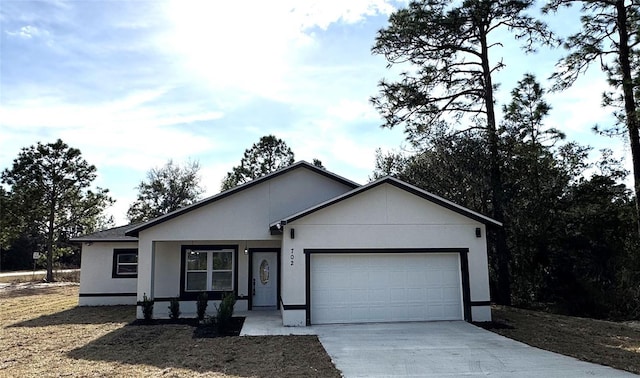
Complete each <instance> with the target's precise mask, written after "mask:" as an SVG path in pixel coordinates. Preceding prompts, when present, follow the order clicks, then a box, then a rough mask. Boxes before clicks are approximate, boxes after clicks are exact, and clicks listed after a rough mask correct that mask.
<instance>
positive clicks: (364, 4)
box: [165, 0, 393, 98]
mask: <svg viewBox="0 0 640 378" xmlns="http://www.w3.org/2000/svg"><path fill="white" fill-rule="evenodd" d="M392 10H393V6H392V5H390V3H389V2H388V1H384V0H358V1H349V2H344V1H334V0H332V1H304V2H301V1H293V0H288V1H269V2H265V1H243V2H217V1H204V0H203V1H177V0H176V1H170V2H169V3H168V7H167V10H166V13H167V15H168V17H169V18H170V20H171V24H172V25H171V26H170V27H169V29H168V30H167V33H166V35H165V38H167V40H168V41H169V43H168V44H167V46H168V48H169V50H170V51H171V52H172V53H173V52H177V55H178V56H181V57H182V62H181V63H182V64H184V65H185V66H186V67H187V68H188V70H189V71H190V72H191V73H192V74H193V75H195V76H197V77H201V78H204V80H206V81H208V82H209V83H210V85H211V86H212V87H214V88H217V89H220V88H227V89H228V88H235V89H238V90H240V91H246V92H249V93H252V94H256V95H260V96H263V97H268V98H274V97H277V96H279V95H280V94H281V93H282V92H283V91H286V90H287V88H288V86H289V85H290V81H291V79H292V77H291V76H292V72H293V71H294V67H296V66H297V65H296V64H297V63H299V62H300V61H301V59H302V58H303V57H304V55H305V51H307V49H309V48H312V47H313V46H314V43H315V41H314V34H313V29H314V28H320V29H326V28H328V26H329V25H331V24H332V23H337V22H342V23H356V22H360V21H361V20H363V19H364V17H366V16H371V15H375V14H388V13H390V12H391V11H392Z"/></svg>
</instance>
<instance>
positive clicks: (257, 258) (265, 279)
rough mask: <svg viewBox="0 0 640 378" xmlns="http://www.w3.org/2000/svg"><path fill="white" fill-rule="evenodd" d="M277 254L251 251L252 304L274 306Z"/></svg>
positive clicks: (275, 302)
mask: <svg viewBox="0 0 640 378" xmlns="http://www.w3.org/2000/svg"><path fill="white" fill-rule="evenodd" d="M277 264H278V254H277V253H276V252H255V253H253V264H252V265H253V267H252V270H253V280H252V282H251V285H252V295H253V299H252V306H253V307H271V306H273V307H275V306H276V305H277V303H278V302H277V300H278V298H277V296H278V266H277Z"/></svg>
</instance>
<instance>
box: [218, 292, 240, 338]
mask: <svg viewBox="0 0 640 378" xmlns="http://www.w3.org/2000/svg"><path fill="white" fill-rule="evenodd" d="M235 304H236V296H235V295H234V294H233V293H227V294H225V295H224V296H223V297H222V301H221V302H220V306H216V327H217V329H218V333H220V334H222V333H225V332H226V330H227V329H228V327H229V325H230V324H231V317H232V316H233V307H234V306H235Z"/></svg>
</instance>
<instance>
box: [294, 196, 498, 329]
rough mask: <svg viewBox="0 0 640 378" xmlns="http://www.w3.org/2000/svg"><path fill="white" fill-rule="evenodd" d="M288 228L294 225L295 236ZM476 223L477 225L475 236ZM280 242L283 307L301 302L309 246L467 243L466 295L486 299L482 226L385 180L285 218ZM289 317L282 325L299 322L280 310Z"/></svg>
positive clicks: (390, 246)
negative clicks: (293, 218)
mask: <svg viewBox="0 0 640 378" xmlns="http://www.w3.org/2000/svg"><path fill="white" fill-rule="evenodd" d="M291 228H293V229H295V238H294V239H291V236H290V229H291ZM476 228H480V229H481V237H479V238H478V237H476V235H475V229H476ZM282 244H283V247H282V299H283V303H284V305H285V308H286V306H296V307H297V306H301V305H304V304H305V301H306V293H305V289H306V287H305V284H306V272H305V255H304V249H314V248H317V249H351V248H365V249H366V248H372V249H373V248H375V249H384V248H388V249H402V248H468V249H469V253H468V263H469V281H470V300H471V302H474V301H489V273H488V261H487V241H486V230H485V226H484V225H483V224H482V223H480V222H477V221H474V220H472V219H470V218H467V217H465V216H463V215H460V214H458V213H456V212H453V211H450V210H448V209H446V208H444V207H441V206H439V205H436V204H434V203H431V202H429V201H427V200H424V199H422V198H420V197H418V196H416V195H413V194H411V193H408V192H406V191H404V190H401V189H399V188H396V187H394V186H392V185H389V184H383V185H380V186H378V187H375V188H372V189H370V190H368V191H366V192H363V193H361V194H359V195H357V196H354V197H351V198H348V199H345V200H343V201H341V202H339V203H338V204H336V205H333V206H329V207H327V208H324V209H321V210H318V211H317V212H315V213H312V214H310V215H307V216H306V217H303V218H300V219H298V220H296V221H294V222H290V223H289V224H288V225H287V226H286V227H285V230H284V236H283V242H282ZM292 257H293V258H292ZM291 261H293V265H291ZM284 312H285V313H287V312H288V311H286V310H285V311H284ZM296 312H297V313H300V312H301V311H299V310H296ZM472 315H473V316H474V317H473V320H474V321H485V320H490V313H489V314H487V313H486V312H485V311H479V310H477V311H474V309H473V308H472ZM476 316H477V318H476ZM289 318H291V319H292V320H291V323H289V324H287V323H285V325H300V324H299V319H298V318H299V314H298V315H295V316H294V315H293V314H292V315H291V317H290V316H289V315H288V314H286V315H285V316H283V320H286V319H289Z"/></svg>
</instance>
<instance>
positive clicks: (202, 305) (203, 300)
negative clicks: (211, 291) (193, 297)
mask: <svg viewBox="0 0 640 378" xmlns="http://www.w3.org/2000/svg"><path fill="white" fill-rule="evenodd" d="M208 304H209V296H208V295H207V293H204V292H202V293H200V294H198V310H197V312H198V320H203V319H204V314H205V313H206V312H207V305H208Z"/></svg>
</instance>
